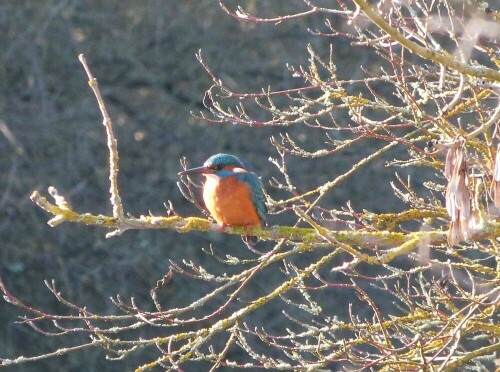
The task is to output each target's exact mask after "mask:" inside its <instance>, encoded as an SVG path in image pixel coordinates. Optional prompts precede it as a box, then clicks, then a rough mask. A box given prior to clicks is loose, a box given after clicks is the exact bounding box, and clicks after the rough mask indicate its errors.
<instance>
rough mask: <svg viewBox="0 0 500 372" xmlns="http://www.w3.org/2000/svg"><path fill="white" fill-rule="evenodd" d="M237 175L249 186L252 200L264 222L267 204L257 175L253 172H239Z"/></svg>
mask: <svg viewBox="0 0 500 372" xmlns="http://www.w3.org/2000/svg"><path fill="white" fill-rule="evenodd" d="M238 177H239V178H240V179H241V180H242V181H244V182H246V183H247V184H248V185H249V186H250V190H251V192H252V201H253V203H254V205H255V208H256V209H257V213H258V214H259V217H260V218H261V219H262V221H263V222H266V214H267V206H266V197H265V195H264V186H263V185H262V181H261V180H260V178H259V177H257V176H256V175H255V173H251V172H248V173H240V174H239V175H238Z"/></svg>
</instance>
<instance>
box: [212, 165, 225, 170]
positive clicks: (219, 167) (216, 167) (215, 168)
mask: <svg viewBox="0 0 500 372" xmlns="http://www.w3.org/2000/svg"><path fill="white" fill-rule="evenodd" d="M209 168H210V169H213V170H216V171H220V170H221V169H222V168H224V166H223V165H211V166H210V167H209Z"/></svg>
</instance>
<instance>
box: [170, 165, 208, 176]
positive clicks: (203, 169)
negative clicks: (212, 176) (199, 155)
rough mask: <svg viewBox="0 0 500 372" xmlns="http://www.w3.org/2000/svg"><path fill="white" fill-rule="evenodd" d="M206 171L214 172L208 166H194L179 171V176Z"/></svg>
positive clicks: (205, 172)
mask: <svg viewBox="0 0 500 372" xmlns="http://www.w3.org/2000/svg"><path fill="white" fill-rule="evenodd" d="M207 173H215V171H214V170H213V169H212V168H209V167H196V168H191V169H186V170H185V171H182V172H179V176H188V175H191V174H207Z"/></svg>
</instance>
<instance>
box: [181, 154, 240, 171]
mask: <svg viewBox="0 0 500 372" xmlns="http://www.w3.org/2000/svg"><path fill="white" fill-rule="evenodd" d="M234 168H241V169H245V166H244V164H243V163H242V161H241V160H240V159H238V158H237V157H236V156H234V155H231V154H215V155H212V156H211V157H209V158H208V159H207V160H206V161H205V163H203V166H201V167H196V168H191V169H186V170H185V171H182V172H179V175H181V176H184V175H190V174H214V173H215V174H217V173H219V172H222V171H224V170H226V171H232V170H233V169H234Z"/></svg>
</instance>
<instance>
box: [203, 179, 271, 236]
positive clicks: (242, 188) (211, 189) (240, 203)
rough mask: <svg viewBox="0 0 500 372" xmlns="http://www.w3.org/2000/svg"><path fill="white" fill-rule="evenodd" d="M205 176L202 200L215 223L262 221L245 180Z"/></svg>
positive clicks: (236, 224)
mask: <svg viewBox="0 0 500 372" xmlns="http://www.w3.org/2000/svg"><path fill="white" fill-rule="evenodd" d="M206 176H207V180H206V182H205V185H204V186H203V200H204V201H205V206H206V207H207V209H208V210H209V211H210V213H211V214H212V216H213V218H215V220H216V221H217V223H219V224H220V225H223V226H259V225H260V224H261V223H262V220H261V218H260V216H259V214H258V213H257V210H256V208H255V205H254V203H253V201H252V194H251V191H250V188H249V186H248V185H247V184H246V183H245V182H242V181H240V180H238V178H237V177H236V176H229V177H225V178H219V177H217V176H215V175H211V174H207V175H206Z"/></svg>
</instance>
